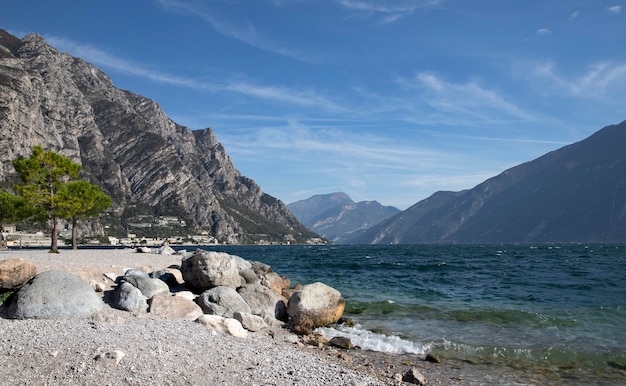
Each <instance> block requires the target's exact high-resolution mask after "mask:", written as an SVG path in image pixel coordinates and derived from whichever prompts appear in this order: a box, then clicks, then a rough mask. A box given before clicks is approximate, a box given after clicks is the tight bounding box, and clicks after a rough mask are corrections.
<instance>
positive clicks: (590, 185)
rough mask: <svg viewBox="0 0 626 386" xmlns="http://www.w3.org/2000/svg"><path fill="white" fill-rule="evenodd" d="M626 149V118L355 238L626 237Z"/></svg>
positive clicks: (381, 241)
mask: <svg viewBox="0 0 626 386" xmlns="http://www.w3.org/2000/svg"><path fill="white" fill-rule="evenodd" d="M625 148H626V121H624V122H622V123H620V124H618V125H611V126H607V127H605V128H603V129H601V130H599V131H598V132H596V133H595V134H593V135H591V136H590V137H588V138H586V139H585V140H582V141H580V142H577V143H574V144H571V145H569V146H565V147H563V148H561V149H558V150H555V151H552V152H550V153H547V154H545V155H544V156H542V157H539V158H537V159H535V160H533V161H530V162H526V163H523V164H521V165H518V166H516V167H513V168H511V169H508V170H506V171H504V172H503V173H501V174H500V175H498V176H495V177H493V178H490V179H488V180H486V181H485V182H483V183H481V184H479V185H477V186H476V187H474V188H473V189H469V190H464V191H460V192H437V193H435V194H433V195H432V196H430V197H428V198H427V199H425V200H422V201H420V202H418V203H417V204H415V205H413V206H411V207H410V208H408V209H407V210H405V211H403V212H401V213H398V214H397V215H395V216H393V217H391V218H389V219H387V220H385V221H383V222H381V223H379V224H377V225H375V226H373V227H371V228H369V229H367V230H366V231H364V232H363V233H361V234H360V235H357V236H355V237H353V238H351V239H349V240H348V242H350V243H366V244H419V243H511V242H624V241H626V150H625Z"/></svg>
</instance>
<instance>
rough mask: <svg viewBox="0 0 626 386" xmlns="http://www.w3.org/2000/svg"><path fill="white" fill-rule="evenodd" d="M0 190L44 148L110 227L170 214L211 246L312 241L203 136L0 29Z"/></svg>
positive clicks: (36, 43)
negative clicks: (79, 170) (94, 189)
mask: <svg viewBox="0 0 626 386" xmlns="http://www.w3.org/2000/svg"><path fill="white" fill-rule="evenodd" d="M0 133H2V134H1V135H0V181H5V183H6V182H7V181H8V182H10V181H11V178H13V177H12V173H13V167H12V164H11V161H12V160H13V159H14V158H16V157H18V156H29V155H30V152H31V150H32V147H33V146H35V145H42V146H43V147H44V148H45V149H47V150H52V151H55V152H57V153H60V154H62V155H64V156H66V157H69V158H71V159H72V160H74V161H75V162H78V163H80V164H81V165H82V167H83V177H84V178H87V179H89V180H90V181H91V182H92V183H95V184H98V185H99V186H100V188H101V189H102V190H103V191H104V192H106V193H107V194H109V195H110V196H111V197H112V198H113V202H114V205H113V208H112V212H111V216H110V217H111V218H110V222H111V224H107V225H110V226H111V227H113V228H115V227H117V228H118V229H124V228H125V226H126V225H125V221H126V219H128V218H129V217H130V216H132V215H138V214H148V215H162V216H164V215H169V216H177V217H178V218H180V219H181V220H184V221H185V224H186V225H187V227H188V228H190V229H194V230H206V231H208V233H209V234H210V235H212V236H213V237H215V238H216V239H217V240H218V241H221V242H228V243H249V242H256V241H259V240H261V239H263V240H267V241H284V240H286V239H295V240H298V241H302V240H303V239H306V238H309V237H315V236H316V235H315V234H313V233H312V232H310V231H309V230H308V229H306V228H305V227H304V226H303V225H302V224H300V223H299V222H298V220H297V219H296V218H295V217H294V216H293V215H292V214H291V213H290V212H289V210H288V209H287V207H286V205H285V204H283V203H282V202H281V201H279V200H277V199H276V198H274V197H272V196H270V195H268V194H265V193H264V192H263V191H262V190H261V188H260V187H259V186H258V185H257V184H256V183H255V182H254V181H253V180H252V179H250V178H248V177H245V176H243V175H241V174H240V173H239V171H238V170H237V169H236V168H235V166H234V165H233V163H232V161H231V159H230V157H229V156H228V155H227V154H226V151H225V150H224V147H223V146H222V145H221V144H220V143H219V142H218V140H217V139H216V138H215V135H214V133H213V131H212V130H211V129H210V128H207V129H205V130H200V131H192V130H190V129H188V128H186V127H183V126H181V125H179V124H177V123H175V122H173V121H172V120H171V119H169V118H168V117H167V116H166V115H165V114H164V113H163V111H162V110H161V108H160V107H159V106H158V105H157V103H155V102H154V101H152V100H150V99H147V98H145V97H142V96H141V95H137V94H135V93H132V92H130V91H125V90H121V89H118V88H116V87H115V86H114V85H113V82H112V81H111V79H110V78H109V77H108V76H107V75H106V74H105V73H104V72H102V71H101V70H99V69H98V68H96V67H94V66H92V65H91V64H89V63H87V62H85V61H83V60H81V59H79V58H75V57H72V56H70V55H68V54H64V53H59V52H58V51H57V50H56V49H54V48H53V47H51V46H50V45H48V44H47V43H46V42H45V41H44V39H43V38H42V37H41V36H39V35H36V34H30V35H28V36H26V37H24V38H23V39H18V38H16V37H15V36H12V35H10V34H8V33H7V32H5V31H2V30H0Z"/></svg>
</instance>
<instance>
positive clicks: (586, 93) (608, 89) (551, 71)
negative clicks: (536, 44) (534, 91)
mask: <svg viewBox="0 0 626 386" xmlns="http://www.w3.org/2000/svg"><path fill="white" fill-rule="evenodd" d="M530 68H531V69H532V70H531V73H530V76H531V77H532V79H533V80H534V81H535V83H536V84H537V85H538V86H539V87H540V88H541V90H542V92H543V93H544V94H554V93H560V94H564V96H569V97H578V98H584V99H587V98H606V97H610V96H613V95H614V94H616V93H621V95H623V93H624V92H625V91H626V64H615V63H608V62H607V63H596V64H593V65H591V66H589V67H588V69H587V70H586V71H585V72H584V73H582V74H580V75H577V76H570V77H567V76H565V75H562V74H561V73H559V72H558V70H557V68H556V65H555V63H554V62H553V61H545V62H537V63H533V64H531V66H530Z"/></svg>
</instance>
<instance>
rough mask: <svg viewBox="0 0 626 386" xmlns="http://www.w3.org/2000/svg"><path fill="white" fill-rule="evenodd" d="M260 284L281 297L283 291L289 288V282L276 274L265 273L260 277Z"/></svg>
mask: <svg viewBox="0 0 626 386" xmlns="http://www.w3.org/2000/svg"><path fill="white" fill-rule="evenodd" d="M260 280H261V284H263V285H264V286H266V287H267V288H269V289H271V290H273V291H274V292H276V293H277V294H279V295H281V294H282V293H283V290H284V289H287V288H289V286H290V285H291V281H290V280H289V278H287V277H285V276H281V275H279V274H277V273H276V272H267V273H265V274H263V275H261V276H260Z"/></svg>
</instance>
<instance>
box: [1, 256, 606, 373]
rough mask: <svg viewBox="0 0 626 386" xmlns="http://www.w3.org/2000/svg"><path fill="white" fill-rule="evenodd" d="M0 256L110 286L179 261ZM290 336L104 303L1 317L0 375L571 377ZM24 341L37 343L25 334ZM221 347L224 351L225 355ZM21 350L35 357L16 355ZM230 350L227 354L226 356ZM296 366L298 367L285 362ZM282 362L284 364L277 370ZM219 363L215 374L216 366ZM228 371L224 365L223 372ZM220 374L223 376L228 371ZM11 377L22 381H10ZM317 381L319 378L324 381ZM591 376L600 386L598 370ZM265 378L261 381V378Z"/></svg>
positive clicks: (284, 332) (282, 331) (174, 258)
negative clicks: (212, 328) (85, 315)
mask: <svg viewBox="0 0 626 386" xmlns="http://www.w3.org/2000/svg"><path fill="white" fill-rule="evenodd" d="M8 258H22V259H24V260H29V261H32V262H33V263H34V264H35V265H36V266H37V270H38V273H40V272H43V271H47V270H62V271H66V272H70V273H73V274H76V275H78V276H80V277H82V278H83V279H85V280H86V281H88V282H90V281H100V282H103V283H106V289H105V291H108V290H110V289H111V288H112V286H113V284H114V283H112V282H111V281H110V280H108V279H106V277H105V276H104V274H115V275H121V274H123V273H124V272H125V270H126V269H128V268H139V269H142V270H144V271H147V272H151V271H154V270H158V269H162V268H165V267H167V266H169V265H172V264H180V261H181V256H180V255H157V254H146V253H136V252H135V250H134V249H130V248H115V249H114V248H106V249H97V248H84V249H80V248H79V249H78V250H71V249H64V250H62V251H61V253H59V254H50V253H48V251H47V249H19V250H6V251H0V260H4V259H8ZM278 273H280V272H278ZM183 331H184V332H183ZM190 331H192V332H193V334H196V335H197V337H196V338H193V337H192V336H193V334H192V335H191V336H190V335H189V334H190ZM205 331H206V330H205ZM102 332H105V333H106V335H107V336H105V338H106V337H108V339H105V340H104V341H103V340H102V339H103V337H102ZM94 333H96V334H95V335H94ZM7 336H8V337H10V338H7ZM294 336H295V335H294V334H293V333H291V332H290V331H287V330H285V329H280V330H267V331H261V332H258V333H252V334H250V335H249V338H248V339H244V340H241V339H239V338H234V337H230V336H220V337H218V338H215V335H210V334H206V333H205V332H204V331H203V330H202V329H200V328H199V326H198V324H197V323H193V322H183V321H167V320H158V319H155V318H153V317H151V316H150V314H146V315H140V316H136V315H133V314H131V313H129V312H126V311H121V310H117V309H113V308H111V307H110V306H109V305H108V304H105V307H104V310H103V311H101V312H100V313H98V314H97V315H96V316H95V317H93V318H91V319H87V320H61V321H59V320H25V321H16V320H9V319H0V337H1V338H0V355H2V357H3V362H4V363H5V366H4V367H2V366H0V376H2V378H3V379H5V380H9V379H14V380H15V381H20V380H21V381H22V382H23V381H24V377H30V378H31V379H29V381H31V382H28V383H36V382H35V381H37V380H39V381H41V378H40V373H41V372H44V373H45V372H46V371H43V369H44V368H49V367H53V368H55V369H61V368H65V369H66V370H67V368H76V369H80V368H83V369H87V370H88V371H87V370H84V371H83V372H81V371H78V370H77V371H73V372H72V371H69V372H68V375H67V376H69V377H72V378H63V377H64V376H63V375H61V374H60V373H59V374H57V373H56V372H54V371H53V372H52V373H54V374H55V377H56V378H55V379H54V380H55V381H57V382H58V383H64V382H63V380H65V383H66V382H69V381H72V382H73V381H79V382H81V383H82V382H84V383H91V382H88V380H90V379H98V378H97V377H104V378H105V379H107V380H109V381H111V382H113V380H116V381H119V384H134V383H133V382H134V381H139V382H138V383H145V382H148V381H150V382H153V383H156V384H194V382H190V381H191V380H193V379H195V380H196V381H200V383H206V380H207V379H213V380H215V381H216V382H214V384H223V385H226V384H237V385H240V384H250V385H252V384H259V383H255V382H259V381H261V380H260V379H259V377H270V378H272V376H273V377H277V378H272V379H274V380H275V382H276V383H275V384H285V385H287V384H302V385H317V384H328V382H330V381H329V379H330V378H328V377H331V378H332V379H333V381H332V382H339V383H336V384H353V385H370V384H371V385H375V384H379V385H402V384H407V385H408V383H403V382H401V381H399V380H398V374H404V373H406V372H407V371H408V370H409V369H410V368H411V367H415V368H416V369H418V371H420V372H421V373H422V374H423V375H424V376H425V377H426V379H427V380H428V384H441V385H468V384H493V385H500V384H516V385H522V384H546V383H552V384H560V383H563V384H566V383H568V381H569V382H572V381H573V382H577V380H573V379H569V380H568V379H560V378H555V377H554V374H546V372H547V371H546V369H535V370H532V369H519V368H517V369H516V368H512V367H503V366H497V365H489V364H471V363H467V362H463V361H456V360H448V359H446V358H444V359H443V361H442V363H431V362H427V361H425V360H424V356H420V355H415V354H388V353H381V352H374V351H367V350H343V349H338V348H334V347H330V346H323V347H317V346H308V345H302V344H296V343H294V339H293V337H294ZM138 337H140V338H144V339H145V338H146V337H148V341H149V342H151V343H150V344H151V345H152V346H155V345H156V346H155V347H156V348H155V347H153V351H150V350H148V351H147V352H144V351H145V350H144V349H142V348H141V347H142V345H141V342H139V341H137V339H138ZM33 339H36V340H35V341H33ZM192 341H194V342H192ZM195 341H198V342H201V341H205V342H207V341H208V342H211V344H208V343H207V350H208V351H207V353H206V354H205V353H204V352H202V350H200V349H198V351H194V347H195V345H199V344H200V343H198V342H195ZM20 342H21V343H20ZM159 342H161V343H159ZM20 345H21V346H20ZM159 347H160V348H159ZM228 348H231V349H232V351H231V352H230V353H229V352H228V350H227V349H228ZM211 349H212V350H211ZM216 349H217V350H218V351H219V352H221V356H220V357H219V358H214V357H215V355H212V354H211V352H215V350H216ZM103 350H109V351H110V350H121V351H123V352H124V353H125V354H126V357H125V358H124V359H123V360H122V362H120V365H118V366H117V367H115V368H104V367H102V366H98V365H95V364H94V363H93V357H94V356H95V355H98V354H101V352H100V351H103ZM55 352H58V353H63V355H62V356H59V355H58V353H57V355H52V353H55ZM269 352H271V353H273V354H274V355H273V357H272V360H271V361H269V362H268V363H265V359H264V358H267V355H264V353H269ZM207 356H209V357H211V358H213V359H212V361H211V362H210V363H211V368H205V367H202V368H203V370H202V371H199V370H193V369H192V368H189V369H187V367H189V366H190V365H189V363H190V362H196V363H201V362H203V361H206V357H207ZM25 357H31V358H35V359H34V360H32V361H28V360H26V361H25ZM229 357H230V358H231V359H232V360H227V359H228V358H229ZM243 357H246V358H248V359H247V360H246V361H244V362H245V363H240V362H242V361H241V360H240V358H243ZM238 358H239V359H238ZM146 361H156V362H157V363H161V367H158V366H157V367H152V365H146V364H145V362H146ZM179 362H182V363H179ZM140 363H144V364H140ZM169 363H174V364H176V363H178V365H177V366H178V367H179V368H181V369H187V370H184V371H183V370H181V372H183V373H184V372H187V371H189V372H192V373H193V375H190V376H186V377H187V378H185V377H183V378H181V379H180V380H174V379H169V380H168V378H167V377H169V375H168V374H169V373H170V372H172V371H174V372H175V373H176V372H177V371H178V370H172V369H170V368H169V367H168V366H169V365H168V364H169ZM258 363H260V364H263V366H261V365H259V364H258ZM295 363H300V364H299V365H298V366H296V367H294V366H295ZM217 364H219V366H218V365H217ZM81 366H82V367H81ZM216 366H217V367H216ZM284 366H287V367H289V366H291V367H293V368H290V369H287V370H285V368H284ZM101 367H102V368H101ZM218 367H219V369H220V370H219V371H217V368H218ZM299 368H310V369H316V370H315V371H316V372H320V373H319V374H315V375H313V378H311V377H310V376H308V375H306V374H303V373H301V370H298V369H299ZM229 369H230V370H232V371H230V372H229V371H228V370H229ZM311 371H313V370H311ZM160 372H162V374H160ZM216 372H217V373H216ZM237 372H239V373H241V372H243V373H252V374H253V375H254V377H257V378H254V377H253V378H254V379H255V380H254V381H253V380H252V378H251V379H249V381H250V383H246V379H242V378H238V377H235V376H234V375H233V374H235V373H237ZM52 373H51V374H52ZM11 374H13V375H11ZM42 374H43V373H42ZM227 374H231V375H230V376H231V378H229V376H228V375H227ZM263 374H265V375H263ZM269 374H273V375H272V376H270V375H269ZM309 375H311V374H309ZM19 376H21V378H17V377H19ZM42 376H43V375H42ZM7 377H9V378H7ZM11 377H14V378H11ZM59 377H60V378H59ZM92 377H96V378H92ZM190 377H191V378H190ZM194 377H195V378H194ZM211 377H213V378H211ZM47 379H48V381H49V382H48V381H44V382H42V383H43V384H47V383H57V382H54V380H53V381H50V378H47ZM323 379H326V380H327V381H326V382H324V381H322V380H323ZM593 379H596V381H599V384H602V380H601V377H599V378H593ZM133 380H134V381H133ZM318 381H319V382H318ZM229 382H230V383H229ZM264 382H265V381H262V382H261V384H263V383H264ZM281 382H282V383H281ZM332 382H331V383H332ZM342 382H344V383H342ZM18 383H19V382H18ZM265 383H270V382H265ZM114 384H118V383H114ZM196 384H197V383H196ZM607 384H608V383H607Z"/></svg>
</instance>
